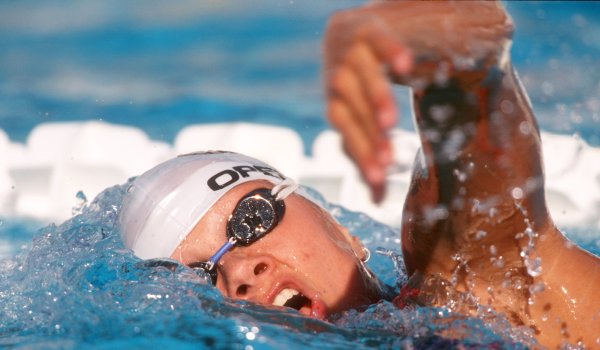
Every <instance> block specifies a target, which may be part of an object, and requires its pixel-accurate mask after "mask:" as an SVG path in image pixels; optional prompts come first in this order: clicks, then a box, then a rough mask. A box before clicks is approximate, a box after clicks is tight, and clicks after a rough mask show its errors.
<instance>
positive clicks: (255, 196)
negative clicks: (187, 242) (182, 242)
mask: <svg viewBox="0 0 600 350" xmlns="http://www.w3.org/2000/svg"><path fill="white" fill-rule="evenodd" d="M297 188H298V185H297V184H295V183H294V182H293V181H292V180H290V179H286V180H284V181H283V182H282V183H281V184H279V185H277V186H275V187H274V188H273V189H272V190H269V189H266V188H259V189H256V190H253V191H251V192H250V193H248V194H246V195H245V196H244V197H243V198H242V199H240V201H239V202H238V203H237V205H236V206H235V209H233V212H232V214H231V215H230V216H229V219H228V220H227V229H226V231H227V242H226V243H225V244H223V246H221V248H219V250H217V252H216V253H215V254H214V255H213V256H211V257H210V259H208V260H207V261H202V262H196V263H192V264H190V265H189V266H190V268H192V269H194V270H195V271H196V272H199V274H201V273H203V274H204V276H208V277H210V281H211V283H212V284H213V285H216V284H217V263H218V262H219V260H221V258H222V257H223V255H225V253H227V252H228V251H230V250H231V249H232V248H233V247H245V246H248V245H250V244H252V243H254V242H256V241H257V240H259V239H260V238H262V237H264V236H265V235H266V234H267V233H269V232H271V231H272V230H273V229H274V228H275V227H276V226H277V224H278V223H279V222H280V221H281V220H282V219H283V214H284V213H285V204H284V202H283V199H284V198H285V197H287V196H288V195H290V194H291V193H292V192H294V191H295V190H296V189H297Z"/></svg>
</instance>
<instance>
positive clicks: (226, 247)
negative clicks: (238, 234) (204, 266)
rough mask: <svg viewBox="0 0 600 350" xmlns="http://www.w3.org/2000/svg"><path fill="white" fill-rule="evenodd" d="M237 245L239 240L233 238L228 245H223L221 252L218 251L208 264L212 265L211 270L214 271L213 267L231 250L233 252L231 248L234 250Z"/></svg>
mask: <svg viewBox="0 0 600 350" xmlns="http://www.w3.org/2000/svg"><path fill="white" fill-rule="evenodd" d="M236 243H237V240H236V239H235V238H233V237H232V238H230V239H229V240H228V241H227V243H225V244H223V246H222V247H221V248H219V250H217V252H216V253H215V255H213V256H211V257H210V259H208V262H207V263H208V264H210V270H212V269H213V267H214V266H215V265H216V264H217V263H218V262H219V260H221V258H222V257H223V255H225V253H227V252H228V251H229V250H231V248H233V247H234V246H235V244H236Z"/></svg>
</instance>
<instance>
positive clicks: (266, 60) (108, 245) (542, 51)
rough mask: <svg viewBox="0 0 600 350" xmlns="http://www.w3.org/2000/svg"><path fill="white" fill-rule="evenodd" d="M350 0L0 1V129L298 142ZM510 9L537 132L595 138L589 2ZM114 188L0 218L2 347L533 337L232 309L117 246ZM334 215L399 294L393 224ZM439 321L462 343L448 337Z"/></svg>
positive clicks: (243, 306) (321, 124) (309, 122)
mask: <svg viewBox="0 0 600 350" xmlns="http://www.w3.org/2000/svg"><path fill="white" fill-rule="evenodd" d="M358 3H359V2H356V1H344V2H342V1H335V2H328V3H325V2H320V1H319V2H317V1H305V2H301V3H300V1H296V2H294V1H269V2H267V1H252V2H241V1H240V2H226V3H223V2H207V3H202V4H197V2H196V1H181V2H178V3H177V4H171V3H169V4H168V5H166V3H162V2H158V1H129V2H122V1H117V0H106V1H102V2H81V3H73V2H70V1H66V0H65V1H57V0H54V1H44V2H39V1H30V0H22V1H18V2H16V1H2V2H0V48H1V49H0V128H2V129H3V130H5V131H6V132H7V133H8V134H9V137H10V138H11V139H12V140H13V141H21V142H22V141H24V140H25V139H26V137H27V135H28V133H29V132H30V130H31V129H32V128H33V127H34V126H35V125H38V124H39V123H43V122H51V121H64V120H91V119H92V120H104V121H108V122H113V123H120V124H127V125H133V126H136V127H138V128H141V129H143V130H144V131H145V132H147V133H148V134H149V135H150V136H151V137H152V138H154V139H157V140H164V141H167V142H171V141H172V140H173V139H174V137H175V135H176V134H177V133H178V132H179V130H180V129H181V128H182V127H184V126H185V125H188V124H190V123H209V122H217V121H218V122H224V121H239V120H244V121H254V122H260V123H270V124H276V125H283V126H288V127H291V128H293V129H294V130H297V131H298V132H300V133H301V135H302V137H303V139H304V141H305V144H306V145H307V148H308V147H309V145H310V144H311V143H312V140H313V139H314V137H315V136H316V135H317V134H318V133H319V132H321V131H322V130H324V129H325V128H327V125H326V122H325V121H324V119H323V110H324V108H323V101H322V91H321V85H320V84H321V82H320V74H321V72H320V70H321V66H320V46H319V45H320V40H321V37H322V34H323V30H324V27H325V23H326V19H327V17H328V16H329V14H330V13H331V12H332V11H334V10H335V9H337V8H345V7H347V6H349V5H351V4H358ZM508 7H509V9H510V11H511V12H512V14H513V16H514V18H515V21H516V23H517V33H516V37H515V44H514V48H513V54H514V59H515V65H516V66H517V68H518V69H519V70H520V72H521V76H522V78H523V81H524V84H525V85H526V87H527V89H528V91H529V92H530V95H531V97H532V101H533V103H534V107H535V109H536V112H537V113H538V116H539V119H540V124H541V126H542V128H543V129H545V130H549V131H555V132H561V133H568V134H571V133H578V134H580V135H582V137H583V138H584V139H585V140H586V141H587V142H589V143H591V144H594V145H600V128H599V127H598V125H600V119H599V116H598V113H599V110H600V102H598V98H599V95H600V85H599V84H598V82H599V81H600V79H599V75H600V69H599V68H600V67H598V65H599V63H598V62H599V61H598V60H597V58H598V56H599V55H598V50H599V49H600V46H598V44H597V43H598V42H600V40H598V39H599V38H598V34H597V33H600V4H599V3H521V2H519V3H516V2H515V3H509V4H508ZM407 105H408V104H406V103H405V104H404V106H405V107H406V106H407ZM407 113H408V112H407V111H406V110H405V113H404V115H405V116H406V115H407ZM408 123H409V118H404V119H403V121H402V125H403V126H404V127H406V128H409V127H410V126H409V124H408ZM121 195H122V188H121V187H114V188H112V189H109V190H108V191H107V192H105V193H104V194H103V195H101V196H100V197H99V198H98V199H97V200H96V202H94V203H92V204H89V205H88V206H87V207H86V208H85V209H84V210H83V213H82V214H81V215H79V216H76V217H74V218H73V219H71V220H69V221H67V222H65V223H63V224H61V225H58V226H48V227H43V226H44V225H42V224H40V223H36V222H32V221H30V220H26V219H18V218H2V215H1V214H0V243H1V244H0V246H2V247H5V248H4V249H5V251H2V252H1V254H2V255H1V256H2V257H4V258H2V259H1V260H0V308H1V310H3V313H2V316H0V348H14V349H30V348H52V349H80V348H86V349H88V348H92V349H113V348H134V349H135V348H140V349H141V348H147V347H150V348H182V349H187V348H190V349H192V348H193V349H199V348H200V349H202V348H206V349H209V348H210V349H215V348H216V349H219V348H220V349H225V348H226V349H271V348H273V349H279V348H318V349H341V348H343V349H347V348H357V349H363V348H408V349H409V348H411V347H415V348H430V349H439V348H456V347H458V346H459V345H462V346H464V347H465V348H480V347H484V346H488V347H490V348H524V347H527V346H535V344H534V342H533V341H532V340H531V339H530V337H529V335H528V334H526V333H525V332H524V331H523V330H520V329H514V328H512V327H510V326H509V325H508V324H507V322H506V321H505V320H504V319H503V318H502V317H492V318H491V319H492V320H494V322H491V323H489V324H486V325H484V324H483V323H482V322H481V321H480V319H475V318H464V317H461V316H459V315H457V314H452V313H449V312H448V310H440V309H432V308H410V309H404V310H400V309H396V308H395V307H393V306H392V305H391V304H389V303H387V302H382V303H379V304H376V305H372V306H371V307H369V308H368V309H367V310H361V311H360V312H359V311H349V312H347V313H344V314H342V315H338V316H336V317H335V318H334V322H333V323H324V322H320V321H316V320H311V319H307V318H304V317H301V316H299V315H298V314H296V313H294V312H291V311H288V312H283V311H274V310H269V309H265V308H261V307H258V306H255V305H251V304H247V303H239V302H232V301H231V300H227V299H225V298H223V297H222V296H221V295H220V294H219V293H217V292H216V291H215V290H214V289H213V288H212V287H210V286H207V285H205V284H204V283H203V281H202V280H200V279H198V278H197V277H196V275H195V274H193V273H192V272H191V271H190V270H188V269H187V268H185V267H183V266H179V265H175V268H174V269H173V271H172V270H170V269H167V268H165V267H162V266H154V265H152V264H151V263H148V262H142V261H140V260H139V259H137V258H135V257H134V256H133V255H132V254H131V253H130V252H129V251H128V250H126V249H124V248H123V245H122V243H121V241H120V239H119V238H118V235H117V234H116V232H115V229H114V219H115V215H116V214H117V212H118V207H119V205H120V198H121ZM331 211H332V212H333V213H334V214H335V215H336V216H337V217H338V219H339V220H340V221H341V222H342V223H343V224H345V225H347V226H348V227H349V228H350V229H351V231H353V232H354V233H355V234H357V235H359V236H360V237H361V238H362V239H363V240H364V241H365V242H366V243H367V245H368V246H369V247H370V248H371V250H372V251H373V252H374V251H375V250H377V249H378V248H383V250H384V251H390V252H391V253H390V254H389V255H391V256H392V258H390V257H386V256H382V255H377V254H373V255H374V257H373V259H372V261H371V262H370V263H369V265H370V267H371V268H372V269H373V270H374V271H375V273H376V274H377V275H379V276H380V277H381V278H382V279H383V280H384V281H385V282H386V283H387V284H389V285H391V286H394V287H395V288H396V289H398V286H399V285H401V284H402V283H404V282H405V280H406V274H405V272H404V270H403V266H402V263H401V257H400V256H399V255H397V254H399V252H398V251H399V240H398V232H396V231H395V230H393V229H392V228H390V227H387V226H385V225H382V224H379V223H377V222H375V221H373V220H371V219H369V218H368V217H366V216H364V215H362V214H358V213H352V212H348V211H346V210H344V209H343V208H339V207H334V206H332V207H331ZM40 228H41V229H40ZM589 230H592V232H597V229H590V228H585V227H576V228H572V229H567V233H568V234H570V235H571V237H572V238H573V239H574V240H575V241H576V242H577V243H578V244H580V245H583V246H584V247H585V248H586V249H588V250H590V251H592V252H595V253H596V254H600V244H599V242H600V241H599V240H598V238H585V237H598V235H590V234H586V231H589ZM593 230H595V231H593ZM394 254H396V255H394ZM394 257H395V258H394ZM481 312H484V311H483V310H482V311H481ZM445 329H452V330H453V331H454V332H458V333H460V334H463V335H464V340H462V341H461V342H460V344H458V343H456V342H453V341H450V340H447V339H445V338H444V337H443V336H442V334H443V333H444V330H445Z"/></svg>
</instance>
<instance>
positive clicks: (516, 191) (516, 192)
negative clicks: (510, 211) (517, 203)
mask: <svg viewBox="0 0 600 350" xmlns="http://www.w3.org/2000/svg"><path fill="white" fill-rule="evenodd" d="M510 194H511V196H512V197H513V198H514V199H522V198H523V190H522V189H521V188H520V187H515V188H513V189H512V191H510Z"/></svg>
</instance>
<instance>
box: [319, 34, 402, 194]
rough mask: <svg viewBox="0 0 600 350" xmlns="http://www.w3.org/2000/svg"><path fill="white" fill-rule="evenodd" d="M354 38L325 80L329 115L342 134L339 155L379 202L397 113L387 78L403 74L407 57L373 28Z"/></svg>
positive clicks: (394, 41)
mask: <svg viewBox="0 0 600 350" xmlns="http://www.w3.org/2000/svg"><path fill="white" fill-rule="evenodd" d="M357 38H358V40H357V41H355V42H354V44H353V45H350V47H349V48H347V50H346V52H345V54H344V55H340V56H338V57H339V58H338V60H337V62H334V64H333V67H332V68H333V70H332V71H330V72H329V74H328V75H327V76H326V82H327V88H328V89H327V93H328V98H329V99H328V104H327V105H328V116H329V119H330V121H331V123H332V124H333V126H334V127H335V128H337V129H338V130H339V131H340V133H341V134H342V137H343V143H344V150H345V151H346V153H347V154H348V155H349V156H350V157H351V158H352V159H353V160H354V162H355V163H356V165H357V166H358V168H359V170H360V172H361V175H362V177H363V179H364V180H365V181H366V182H367V184H368V185H369V187H370V189H371V193H372V196H373V200H374V201H376V202H379V201H381V199H382V198H383V194H384V189H385V173H386V168H387V167H388V166H389V165H390V164H391V162H392V158H393V155H392V147H391V143H390V141H389V140H388V138H387V134H388V132H387V131H388V130H389V129H390V128H392V127H393V126H394V125H396V122H397V110H398V109H397V107H396V102H395V99H394V95H393V92H392V87H391V83H390V81H389V78H388V75H389V74H388V73H389V72H390V71H391V72H392V73H393V74H396V75H397V74H405V73H407V72H408V71H409V70H410V69H411V66H412V56H411V55H410V52H409V51H408V50H406V49H405V48H404V47H403V46H402V45H401V44H400V43H398V42H397V41H396V40H393V39H392V37H391V35H390V34H389V33H386V32H384V31H383V30H382V29H380V28H378V27H376V26H375V27H370V28H368V29H366V30H364V31H361V33H360V34H359V35H358V36H357Z"/></svg>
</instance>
